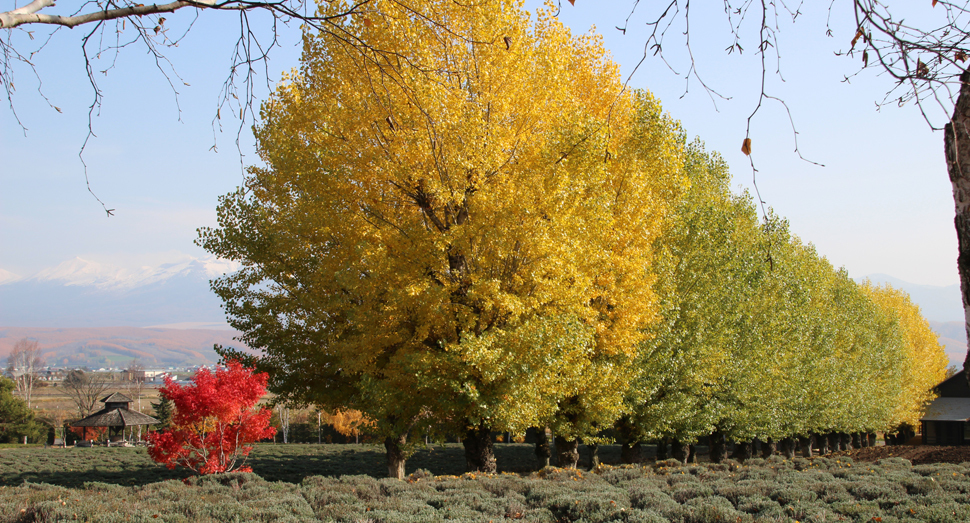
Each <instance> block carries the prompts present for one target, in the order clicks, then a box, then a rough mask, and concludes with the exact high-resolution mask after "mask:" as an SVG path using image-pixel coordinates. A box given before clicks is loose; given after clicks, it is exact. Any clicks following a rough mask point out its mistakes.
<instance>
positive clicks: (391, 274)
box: [198, 0, 946, 477]
mask: <svg viewBox="0 0 970 523" xmlns="http://www.w3.org/2000/svg"><path fill="white" fill-rule="evenodd" d="M320 9H321V10H323V11H326V10H327V9H329V8H328V7H321V8H320ZM368 9H372V10H373V11H368V12H367V13H361V14H360V15H359V16H358V15H355V16H352V17H346V18H343V19H342V20H343V25H341V31H346V33H347V34H348V35H353V37H352V38H332V37H330V35H327V34H321V35H315V34H311V33H308V34H307V35H306V37H305V43H304V55H303V58H302V60H301V68H300V69H299V71H295V72H294V73H293V74H292V75H290V76H289V77H288V78H287V79H286V81H285V82H283V83H282V84H281V85H280V86H279V87H278V89H277V90H276V92H275V93H274V95H273V96H272V97H271V98H270V100H268V101H267V102H266V103H265V104H264V105H263V109H262V113H261V115H262V122H261V124H260V125H259V126H258V127H257V129H256V137H257V140H258V143H259V152H260V156H261V159H262V161H263V163H264V166H262V167H252V168H250V170H249V174H248V176H247V177H246V181H245V185H244V187H241V188H240V189H239V190H237V191H236V192H233V193H231V194H228V195H226V196H224V197H223V198H221V199H220V204H219V207H218V220H219V225H218V227H215V228H204V229H201V230H200V237H199V240H198V243H199V244H200V245H202V246H203V247H204V248H205V249H206V250H207V251H209V252H210V253H212V254H215V255H217V256H219V257H221V258H225V259H231V260H236V261H239V262H241V265H242V267H243V268H242V269H241V270H240V271H239V272H237V273H234V274H231V275H227V276H224V277H222V278H219V279H217V280H214V281H213V282H212V287H213V290H214V291H215V292H216V293H217V294H218V295H219V296H220V297H221V298H222V299H223V301H224V303H225V309H226V312H227V314H228V316H229V319H230V323H231V324H232V325H233V327H235V328H236V329H238V330H239V331H240V332H242V333H243V334H242V337H241V338H240V340H241V341H242V342H244V343H245V344H246V345H248V346H249V347H252V348H254V349H257V350H258V351H260V356H259V357H252V356H250V355H248V354H247V353H242V352H235V351H231V350H227V351H223V354H224V355H225V356H227V357H230V358H238V359H242V360H245V361H246V362H248V363H250V364H253V365H255V366H256V367H257V368H258V370H261V371H267V372H269V374H270V376H271V380H270V388H271V390H272V391H273V392H275V393H276V394H278V396H279V398H280V400H281V401H290V402H292V403H293V404H298V405H315V406H317V407H319V408H321V409H324V410H327V411H333V410H336V409H350V410H356V411H360V412H362V413H364V414H365V415H366V416H367V418H368V419H369V420H371V422H372V423H373V425H372V429H370V430H371V431H372V432H373V433H375V434H379V435H380V436H381V437H383V438H384V441H385V447H386V448H387V455H388V472H389V474H390V475H391V476H394V477H403V475H404V463H405V460H406V458H407V456H408V454H409V452H410V449H411V446H410V445H411V444H410V443H409V437H412V436H413V435H415V434H420V435H424V434H430V435H432V437H438V438H443V437H447V436H449V435H452V436H457V437H460V438H461V440H462V443H463V444H464V446H465V457H466V461H467V465H468V468H469V469H470V470H481V471H486V472H493V471H495V458H494V453H493V452H492V441H493V438H492V433H493V431H498V432H510V433H513V434H523V433H524V432H525V431H526V430H528V429H529V428H534V427H540V428H546V427H548V428H549V429H550V430H551V432H552V433H553V434H555V435H556V438H557V440H556V447H557V449H559V450H558V452H559V453H560V464H565V465H568V464H569V463H573V464H575V463H576V460H577V459H578V451H577V446H578V444H579V441H581V440H582V441H584V442H586V443H587V444H594V445H595V444H597V443H602V442H604V441H606V440H607V439H608V436H607V433H605V432H604V431H607V430H614V429H615V430H616V433H617V434H618V435H619V438H620V439H621V440H622V442H623V443H624V445H626V446H627V447H628V448H629V449H630V450H631V451H633V450H634V449H635V447H636V444H637V443H638V442H641V441H651V440H658V439H663V440H671V441H674V440H675V441H676V442H677V443H678V445H679V446H680V448H683V445H688V444H690V443H692V442H694V441H696V440H697V439H698V438H701V437H708V436H713V438H712V441H714V442H715V443H714V446H715V447H717V446H718V444H719V443H718V442H720V441H723V440H726V439H730V440H734V441H737V442H745V441H749V440H752V439H754V438H758V439H761V440H763V441H766V442H767V441H769V440H771V441H782V442H784V441H787V440H788V439H789V438H793V437H796V436H807V435H809V434H812V433H833V432H835V433H863V432H872V431H875V430H882V431H887V430H888V431H892V430H896V429H897V428H898V427H900V426H902V424H904V423H910V424H913V423H915V420H916V418H917V417H918V413H919V411H920V409H921V408H922V406H923V404H924V403H925V401H926V400H927V399H928V398H929V397H930V387H931V386H932V385H935V384H936V382H938V381H939V380H940V379H942V378H943V375H944V367H945V361H946V360H945V357H944V356H943V353H942V350H941V349H940V347H939V345H938V344H937V342H936V339H935V337H934V336H933V335H932V333H930V332H929V330H928V325H927V324H926V322H925V320H923V319H922V318H921V317H920V316H919V314H918V311H917V309H916V308H915V306H914V305H912V304H911V303H910V302H909V300H908V298H906V296H905V295H903V294H901V293H898V292H896V291H894V290H893V289H890V288H888V287H876V286H872V285H869V284H864V285H859V284H856V283H855V282H853V281H852V280H851V279H850V278H849V277H848V275H847V274H846V273H845V271H844V270H837V269H834V268H833V267H832V266H831V265H830V264H829V263H828V262H827V261H826V260H825V259H824V258H823V257H821V256H819V255H818V254H817V253H816V252H815V250H814V248H813V247H811V246H810V245H805V244H803V243H802V242H801V241H800V240H799V239H797V238H795V237H794V236H793V235H792V234H791V233H790V231H789V230H788V226H787V223H786V222H785V221H784V220H782V219H781V218H779V217H777V216H775V215H772V214H768V215H767V216H765V217H764V219H759V217H758V214H757V212H756V210H755V208H754V205H753V204H752V202H751V199H750V197H748V196H746V195H741V196H737V195H732V194H731V192H730V190H729V186H728V184H729V180H730V176H729V172H728V169H727V167H726V165H724V162H723V161H721V160H720V158H719V157H718V156H717V155H716V154H709V153H707V152H706V151H705V150H704V148H703V147H702V145H701V144H700V143H699V142H694V143H691V144H689V143H688V142H687V140H686V136H685V132H684V131H683V129H682V128H681V127H680V126H679V124H678V123H677V122H676V121H674V120H673V119H672V118H671V117H670V116H668V115H666V114H664V113H663V111H662V109H661V107H660V104H659V102H658V101H657V100H655V99H654V98H653V97H652V96H651V95H650V94H649V93H647V92H643V91H632V90H630V89H627V88H626V86H625V85H624V83H623V81H622V78H621V77H620V75H619V71H618V68H617V67H616V65H615V64H613V63H612V62H611V61H610V60H609V58H608V56H607V55H606V52H605V50H604V48H603V46H602V42H601V39H600V38H599V37H598V36H596V35H583V36H581V37H573V36H572V35H571V34H570V33H569V31H568V30H567V29H566V28H565V27H564V26H562V24H560V23H559V22H558V20H557V19H556V18H555V16H553V15H552V13H550V12H549V11H543V10H540V11H539V13H538V16H537V18H536V20H535V21H534V20H533V19H532V18H531V17H530V16H529V14H528V13H523V12H522V11H520V10H519V9H518V7H517V6H516V5H515V4H514V3H513V2H505V1H498V0H497V1H494V2H485V3H481V4H480V5H478V4H476V5H475V6H472V7H469V6H460V7H459V6H457V5H456V4H455V3H454V2H449V1H447V0H434V1H429V2H425V3H422V5H421V6H420V7H419V8H417V9H418V10H419V11H409V10H404V11H402V9H404V8H403V7H401V6H400V5H398V4H395V3H393V2H389V1H388V2H385V1H376V2H373V3H371V4H369V6H368ZM440 19H447V20H449V21H453V23H452V24H451V25H450V26H449V27H448V29H447V31H445V30H443V28H441V27H440V26H437V25H435V24H433V23H429V20H440ZM375 49H380V50H382V52H381V53H376V52H375V51H374V50H375ZM375 53H376V54H375ZM403 57H406V58H403ZM537 433H538V434H539V435H540V436H541V435H544V434H546V431H545V430H539V431H538V432H537ZM539 446H540V449H542V448H544V447H543V444H542V442H540V445H539ZM714 455H715V458H716V457H717V456H718V455H719V454H718V452H715V453H714Z"/></svg>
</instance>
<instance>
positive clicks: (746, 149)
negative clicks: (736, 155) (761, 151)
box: [741, 138, 751, 156]
mask: <svg viewBox="0 0 970 523" xmlns="http://www.w3.org/2000/svg"><path fill="white" fill-rule="evenodd" d="M741 152H743V153H744V155H745V156H749V155H750V154H751V138H745V139H744V141H743V142H741Z"/></svg>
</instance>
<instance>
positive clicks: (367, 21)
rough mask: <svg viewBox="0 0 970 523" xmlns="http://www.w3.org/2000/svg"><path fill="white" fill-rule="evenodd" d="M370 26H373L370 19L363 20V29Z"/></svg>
mask: <svg viewBox="0 0 970 523" xmlns="http://www.w3.org/2000/svg"><path fill="white" fill-rule="evenodd" d="M371 25H373V22H371V21H370V18H365V19H364V27H370V26H371Z"/></svg>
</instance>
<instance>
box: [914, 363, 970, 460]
mask: <svg viewBox="0 0 970 523" xmlns="http://www.w3.org/2000/svg"><path fill="white" fill-rule="evenodd" d="M936 392H937V394H939V397H938V398H936V399H935V400H933V402H932V403H930V404H929V406H928V407H926V412H925V413H924V414H923V417H922V418H920V425H921V429H922V430H921V432H922V433H923V445H970V384H968V383H967V375H966V374H965V373H963V372H958V373H956V374H954V375H953V376H950V377H949V378H947V379H946V380H944V381H943V382H942V383H940V384H939V385H937V386H936Z"/></svg>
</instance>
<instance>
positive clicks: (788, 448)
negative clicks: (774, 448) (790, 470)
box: [778, 437, 795, 459]
mask: <svg viewBox="0 0 970 523" xmlns="http://www.w3.org/2000/svg"><path fill="white" fill-rule="evenodd" d="M778 446H779V449H778V450H779V452H781V455H782V457H783V458H785V459H792V458H794V457H795V438H790V437H789V438H784V439H782V440H781V441H780V442H779V445H778Z"/></svg>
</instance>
